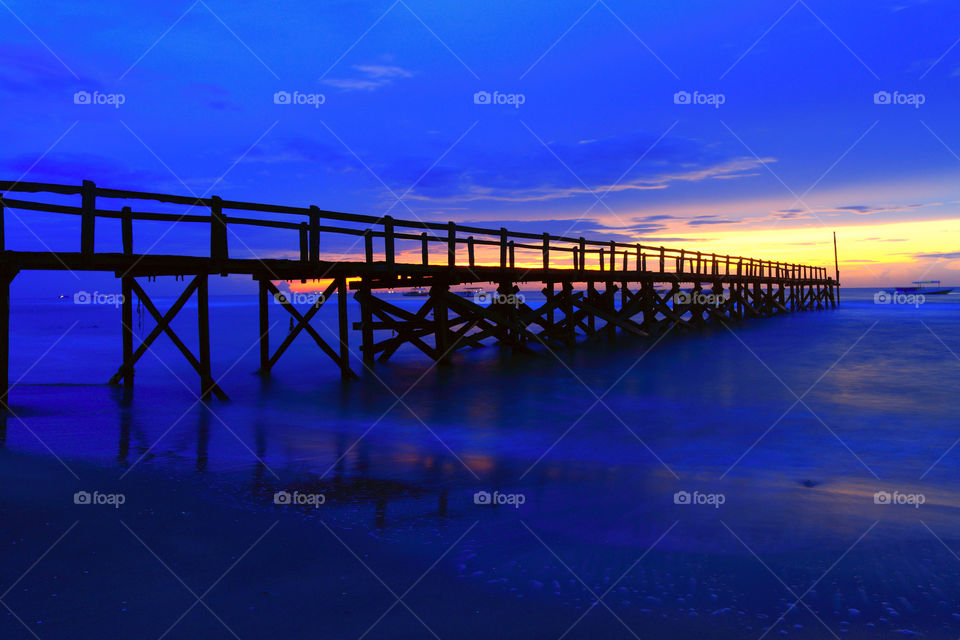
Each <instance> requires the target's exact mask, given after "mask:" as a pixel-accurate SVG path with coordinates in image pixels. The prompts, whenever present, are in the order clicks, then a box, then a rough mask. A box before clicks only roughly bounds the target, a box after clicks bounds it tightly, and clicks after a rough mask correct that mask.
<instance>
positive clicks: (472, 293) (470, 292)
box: [454, 287, 484, 298]
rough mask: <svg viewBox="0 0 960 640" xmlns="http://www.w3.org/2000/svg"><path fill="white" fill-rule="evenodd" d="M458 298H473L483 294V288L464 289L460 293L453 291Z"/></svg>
mask: <svg viewBox="0 0 960 640" xmlns="http://www.w3.org/2000/svg"><path fill="white" fill-rule="evenodd" d="M454 293H456V294H457V295H458V296H461V297H464V298H475V297H476V296H478V295H481V294H483V293H484V291H483V287H464V288H463V290H462V291H454Z"/></svg>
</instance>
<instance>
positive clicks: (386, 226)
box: [383, 216, 397, 277]
mask: <svg viewBox="0 0 960 640" xmlns="http://www.w3.org/2000/svg"><path fill="white" fill-rule="evenodd" d="M395 249H396V246H395V238H394V235H393V218H392V217H390V216H383V254H384V259H385V260H386V261H387V270H388V271H389V272H390V276H391V277H392V276H393V275H394V273H395V272H396V264H397V263H396V253H395Z"/></svg>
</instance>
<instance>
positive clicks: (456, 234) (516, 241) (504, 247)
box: [0, 180, 828, 281]
mask: <svg viewBox="0 0 960 640" xmlns="http://www.w3.org/2000/svg"><path fill="white" fill-rule="evenodd" d="M8 192H14V193H17V192H19V193H49V194H57V195H62V196H80V204H79V206H70V205H63V204H54V203H48V202H38V201H32V200H22V199H13V198H9V197H7V196H6V195H3V196H2V197H0V215H2V212H3V208H4V207H6V208H10V209H17V210H27V211H40V212H46V213H60V214H68V215H77V216H80V217H81V225H80V226H81V232H80V254H81V255H82V257H83V259H84V260H85V261H92V260H93V257H94V238H95V229H96V220H97V219H98V218H104V219H119V220H120V221H121V237H122V244H123V250H124V253H126V254H132V253H133V222H134V221H154V222H171V223H175V222H188V223H197V224H204V225H208V226H209V229H210V254H209V257H210V259H211V260H212V261H213V262H215V263H219V262H224V261H226V260H229V248H228V241H227V240H228V228H229V227H230V226H234V225H239V226H254V227H265V228H270V229H286V230H290V231H296V232H297V233H298V238H299V243H298V246H299V251H300V257H299V261H300V262H303V263H315V264H317V263H320V262H321V259H320V246H321V243H320V239H321V237H322V236H323V235H324V234H333V235H340V236H344V235H346V236H355V237H362V238H363V244H364V254H363V259H362V260H358V261H357V262H365V263H368V264H373V263H382V264H385V265H386V267H387V269H388V272H389V273H393V272H394V270H395V268H396V267H397V265H398V264H401V265H408V266H416V265H418V264H419V265H423V266H430V247H431V244H433V245H434V246H435V245H436V244H442V245H445V246H446V260H445V261H444V260H443V259H442V258H441V260H440V264H439V265H434V266H441V265H443V264H445V265H446V266H449V267H458V266H460V267H464V266H466V267H476V266H490V265H481V264H479V263H478V262H477V247H497V248H498V250H499V267H501V268H504V269H506V268H517V260H516V254H517V252H518V251H522V252H527V255H528V256H530V255H533V256H534V257H533V260H534V261H535V262H536V258H537V257H539V258H540V261H539V264H540V266H542V268H543V269H573V270H575V271H584V272H591V273H595V272H603V271H623V272H631V271H633V272H653V273H676V274H685V275H702V276H704V277H709V276H722V275H728V276H730V275H737V276H744V277H755V278H764V277H771V278H781V279H791V280H812V281H826V280H827V279H828V276H827V270H826V268H825V267H816V266H810V265H802V264H794V263H788V262H781V261H774V260H761V259H758V258H750V257H743V256H730V255H718V254H716V253H703V252H700V251H690V250H687V249H674V248H667V247H664V246H649V245H644V244H641V243H626V242H618V241H614V240H610V241H601V240H593V239H588V238H583V237H577V238H573V237H568V236H561V235H550V234H549V233H541V234H536V233H529V232H522V231H511V230H508V229H505V228H500V229H486V228H483V227H476V226H470V225H461V224H456V223H455V222H447V223H440V222H424V221H420V220H400V219H395V218H393V217H391V216H389V215H384V216H379V217H378V216H371V215H362V214H354V213H342V212H336V211H327V210H323V209H320V208H319V207H316V206H308V207H291V206H283V205H272V204H258V203H251V202H239V201H234V200H223V199H221V198H220V197H217V196H209V197H193V196H178V195H168V194H159V193H148V192H141V191H126V190H120V189H105V188H102V187H97V186H96V185H95V184H94V183H93V182H91V181H88V180H84V181H83V184H82V185H80V186H74V185H60V184H45V183H37V182H11V181H5V182H4V181H0V194H5V193H8ZM138 200H141V201H154V202H158V203H163V204H167V205H179V206H185V207H187V209H186V210H185V211H183V212H180V213H165V212H149V211H139V210H138V211H134V210H133V209H132V208H131V207H130V206H122V207H120V208H119V209H105V208H100V207H101V206H102V203H103V202H104V201H138ZM194 209H205V210H208V211H209V213H208V214H207V213H202V214H201V213H192V211H193V210H194ZM228 211H229V212H248V213H246V214H245V215H233V214H231V215H228V214H227V213H226V212H228ZM258 214H259V215H260V216H261V217H257V216H258ZM263 215H283V216H295V217H298V218H301V219H300V220H299V221H296V222H294V221H286V220H273V219H268V218H265V217H262V216H263ZM330 222H335V223H337V224H335V225H333V224H329V223H330ZM324 223H326V224H324ZM414 231H419V233H415V232H414ZM375 239H378V240H379V239H382V252H377V251H376V250H375V247H374V244H375V243H374V240H375ZM0 241H2V236H0ZM401 241H404V242H408V243H410V242H413V243H419V247H420V260H419V262H398V259H397V246H398V243H399V242H401ZM378 244H379V243H378ZM408 246H409V245H408ZM464 247H465V248H466V253H467V256H466V261H465V262H464V261H463V260H462V257H461V258H460V261H459V262H458V251H459V250H460V249H462V248H464ZM0 248H5V247H3V246H2V245H0ZM558 255H559V256H562V257H561V258H559V259H558ZM200 257H205V256H200ZM381 257H382V259H379V258H381ZM337 261H338V262H350V261H349V260H342V259H341V260H337ZM591 264H592V265H593V266H591ZM534 268H536V267H534Z"/></svg>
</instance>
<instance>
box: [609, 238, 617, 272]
mask: <svg viewBox="0 0 960 640" xmlns="http://www.w3.org/2000/svg"><path fill="white" fill-rule="evenodd" d="M616 270H617V243H616V242H614V241H613V240H611V241H610V271H616Z"/></svg>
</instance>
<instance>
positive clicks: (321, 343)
mask: <svg viewBox="0 0 960 640" xmlns="http://www.w3.org/2000/svg"><path fill="white" fill-rule="evenodd" d="M264 282H265V284H266V286H267V289H269V290H270V293H272V294H273V296H274V299H276V300H277V302H279V303H280V306H282V307H283V308H284V309H286V310H287V312H288V313H289V314H290V315H291V316H293V317H294V319H295V320H296V321H297V324H296V325H295V326H294V328H293V331H291V332H290V333H288V334H287V337H286V338H284V339H283V342H281V343H280V346H279V347H277V350H276V351H275V352H274V353H273V355H272V356H271V357H270V360H269V361H268V362H267V364H266V369H267V371H269V370H270V369H272V368H273V366H274V365H275V364H276V363H277V360H279V359H280V356H282V355H283V353H284V352H285V351H286V350H287V347H289V346H290V344H291V343H293V341H294V339H296V337H297V336H298V335H300V332H301V331H306V332H307V333H308V334H310V337H311V338H313V341H314V342H316V343H317V346H318V347H320V349H321V350H323V352H324V353H326V354H327V355H328V356H330V359H331V360H333V361H334V362H335V363H337V365H338V366H339V367H340V369H341V371H343V372H344V374H345V375H348V376H349V377H352V378H356V377H357V374H356V373H354V372H353V370H352V369H350V368H349V366H348V364H347V363H346V362H343V361H342V358H341V354H339V353H337V352H336V351H334V350H333V347H331V346H330V345H329V344H327V341H326V340H324V339H323V338H322V337H321V336H320V334H319V333H317V330H316V329H314V328H313V326H312V325H311V324H310V320H312V319H313V316H315V315H316V314H317V312H318V311H319V310H320V307H322V306H323V305H324V303H326V301H327V300H329V299H330V296H331V295H332V294H333V292H334V290H335V289H337V288H338V282H337V281H336V280H334V281H333V282H331V283H330V285H329V286H327V288H326V289H325V290H324V292H323V293H322V294H321V296H320V299H319V300H318V301H317V302H316V303H314V304H313V305H312V306H311V307H310V310H309V311H308V312H307V314H306V315H302V314H301V313H300V312H299V311H297V309H296V307H294V306H293V305H292V304H290V302H289V301H288V300H287V299H286V297H285V296H284V295H283V294H282V293H280V290H279V289H277V286H276V285H275V284H273V282H271V281H270V280H265V281H264ZM338 295H344V292H342V291H341V292H340V293H339V294H338Z"/></svg>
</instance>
